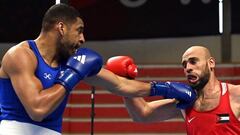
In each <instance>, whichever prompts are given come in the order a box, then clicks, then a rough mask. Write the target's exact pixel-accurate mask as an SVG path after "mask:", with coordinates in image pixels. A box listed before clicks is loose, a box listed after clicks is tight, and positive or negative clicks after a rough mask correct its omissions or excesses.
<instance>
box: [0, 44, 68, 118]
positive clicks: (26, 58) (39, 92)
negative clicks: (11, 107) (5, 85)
mask: <svg viewBox="0 0 240 135" xmlns="http://www.w3.org/2000/svg"><path fill="white" fill-rule="evenodd" d="M36 66H37V60H36V58H35V56H34V54H33V52H32V51H31V50H30V49H29V48H28V47H23V46H21V47H20V46H16V47H13V48H11V49H10V50H9V51H8V52H7V53H6V54H5V56H4V58H3V61H2V68H3V71H4V72H5V73H6V75H7V76H8V77H9V78H10V79H11V82H12V85H13V88H14V90H15V92H16V94H17V96H18V98H19V99H20V101H21V103H22V104H23V106H24V108H25V109H26V111H27V113H28V115H29V116H30V117H31V118H32V119H33V120H35V121H41V120H42V119H44V118H45V117H46V116H47V115H48V114H50V113H51V112H53V110H55V109H56V107H57V106H58V105H59V104H60V103H61V102H62V100H63V99H64V96H65V89H64V87H63V86H61V85H59V84H57V85H54V86H53V87H51V88H49V89H46V90H43V86H42V84H41V82H40V80H39V79H38V78H37V77H36V76H35V74H34V73H35V69H36Z"/></svg>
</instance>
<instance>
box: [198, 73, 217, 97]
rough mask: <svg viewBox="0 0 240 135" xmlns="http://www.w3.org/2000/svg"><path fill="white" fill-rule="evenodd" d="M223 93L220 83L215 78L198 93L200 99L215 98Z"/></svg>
mask: <svg viewBox="0 0 240 135" xmlns="http://www.w3.org/2000/svg"><path fill="white" fill-rule="evenodd" d="M219 93H221V87H220V82H219V80H217V78H216V77H215V76H213V77H211V78H210V79H209V81H208V83H207V84H206V85H205V86H204V88H203V89H202V90H200V91H199V92H198V94H199V98H202V99H208V98H215V97H216V96H218V95H219Z"/></svg>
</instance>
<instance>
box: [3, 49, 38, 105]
mask: <svg viewBox="0 0 240 135" xmlns="http://www.w3.org/2000/svg"><path fill="white" fill-rule="evenodd" d="M36 64H37V63H36V59H35V57H33V56H32V55H31V53H30V52H28V51H27V50H24V49H13V50H10V52H8V53H7V54H6V55H5V56H4V59H3V65H2V66H3V70H4V71H5V72H6V73H7V75H8V77H9V78H10V80H11V83H12V86H13V88H14V90H15V92H16V94H17V96H18V98H19V99H20V100H21V102H22V103H23V105H24V106H25V107H26V106H28V105H29V104H30V102H31V101H32V99H33V98H34V97H35V94H36V93H37V92H38V90H40V89H42V85H41V82H40V81H39V80H38V79H37V77H36V76H35V74H34V72H35V68H36Z"/></svg>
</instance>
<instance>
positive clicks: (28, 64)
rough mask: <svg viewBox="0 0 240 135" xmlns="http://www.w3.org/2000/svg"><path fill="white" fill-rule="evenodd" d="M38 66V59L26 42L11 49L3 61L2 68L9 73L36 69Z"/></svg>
mask: <svg viewBox="0 0 240 135" xmlns="http://www.w3.org/2000/svg"><path fill="white" fill-rule="evenodd" d="M36 64H37V59H36V57H35V55H34V53H33V51H32V50H31V49H30V48H29V45H28V43H27V42H26V41H23V42H21V43H19V44H17V45H15V46H13V47H11V48H10V49H9V50H8V51H7V52H6V53H5V55H4V56H3V59H2V67H3V69H4V71H5V72H7V73H8V72H9V71H14V69H15V70H20V69H23V68H35V66H36ZM23 70H24V69H23Z"/></svg>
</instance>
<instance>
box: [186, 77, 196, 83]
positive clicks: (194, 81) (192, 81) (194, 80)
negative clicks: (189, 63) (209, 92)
mask: <svg viewBox="0 0 240 135" xmlns="http://www.w3.org/2000/svg"><path fill="white" fill-rule="evenodd" d="M187 80H188V82H189V83H193V84H194V83H196V82H197V81H198V77H197V76H195V75H187Z"/></svg>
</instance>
